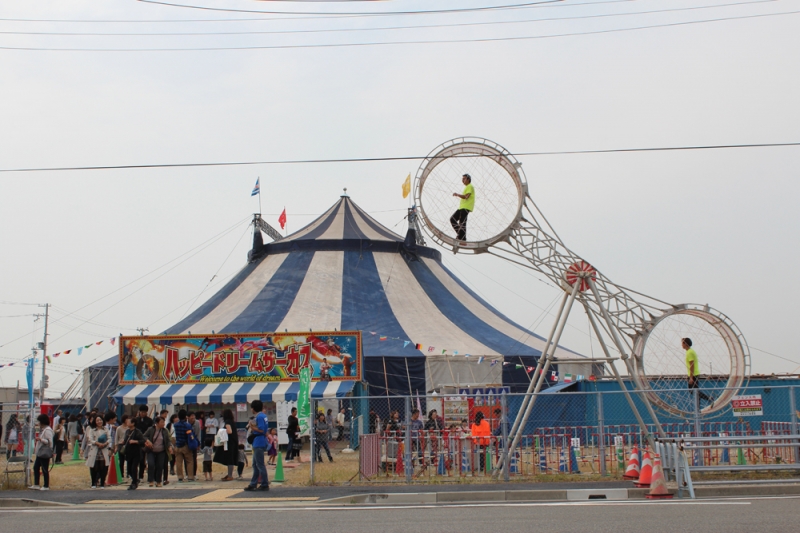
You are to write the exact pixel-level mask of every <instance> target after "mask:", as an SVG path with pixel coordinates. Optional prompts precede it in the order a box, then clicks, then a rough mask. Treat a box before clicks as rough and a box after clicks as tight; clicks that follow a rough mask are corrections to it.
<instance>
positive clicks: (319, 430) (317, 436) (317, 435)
mask: <svg viewBox="0 0 800 533" xmlns="http://www.w3.org/2000/svg"><path fill="white" fill-rule="evenodd" d="M330 432H331V427H330V426H329V425H328V422H327V421H326V420H325V413H319V414H318V415H317V423H316V425H315V426H314V446H315V447H316V452H317V454H316V455H317V462H318V463H321V462H322V449H323V448H325V453H327V454H328V461H330V462H331V463H332V462H333V456H332V455H331V449H330V448H329V447H328V438H329V437H330Z"/></svg>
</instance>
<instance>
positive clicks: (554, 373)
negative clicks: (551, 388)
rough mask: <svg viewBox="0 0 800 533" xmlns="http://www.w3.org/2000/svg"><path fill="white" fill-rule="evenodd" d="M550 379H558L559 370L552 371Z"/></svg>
mask: <svg viewBox="0 0 800 533" xmlns="http://www.w3.org/2000/svg"><path fill="white" fill-rule="evenodd" d="M550 381H558V372H556V371H555V370H553V371H552V372H550Z"/></svg>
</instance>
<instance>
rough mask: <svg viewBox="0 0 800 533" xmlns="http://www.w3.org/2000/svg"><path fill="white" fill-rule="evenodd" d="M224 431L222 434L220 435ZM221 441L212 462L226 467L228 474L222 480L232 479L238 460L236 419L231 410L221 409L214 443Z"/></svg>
mask: <svg viewBox="0 0 800 533" xmlns="http://www.w3.org/2000/svg"><path fill="white" fill-rule="evenodd" d="M222 433H224V436H223V435H221V434H222ZM218 442H219V443H221V445H220V446H217V447H216V451H215V452H214V462H215V463H219V464H222V465H225V466H227V467H228V475H227V476H225V477H223V478H222V481H233V469H234V467H236V463H237V462H238V461H239V432H238V431H237V430H236V419H235V418H234V417H233V411H231V410H230V409H225V410H224V411H222V426H221V427H220V428H219V431H217V435H216V438H215V444H216V443H218Z"/></svg>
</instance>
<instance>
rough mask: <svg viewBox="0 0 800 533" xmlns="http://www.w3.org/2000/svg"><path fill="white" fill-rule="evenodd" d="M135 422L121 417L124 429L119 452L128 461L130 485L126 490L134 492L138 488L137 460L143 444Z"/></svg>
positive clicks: (125, 416)
mask: <svg viewBox="0 0 800 533" xmlns="http://www.w3.org/2000/svg"><path fill="white" fill-rule="evenodd" d="M135 422H136V421H135V420H134V419H133V418H132V417H130V416H128V415H122V424H123V426H124V427H125V432H124V435H125V436H124V438H123V440H122V444H121V445H120V451H121V453H122V455H124V456H125V457H126V458H127V459H128V472H129V473H132V475H131V484H130V485H129V486H128V490H136V487H138V486H139V476H138V475H137V474H138V472H139V458H140V457H141V451H142V444H143V443H144V435H143V434H142V432H141V431H139V428H137V427H136V424H135Z"/></svg>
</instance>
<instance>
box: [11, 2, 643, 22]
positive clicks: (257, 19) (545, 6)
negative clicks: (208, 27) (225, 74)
mask: <svg viewBox="0 0 800 533" xmlns="http://www.w3.org/2000/svg"><path fill="white" fill-rule="evenodd" d="M637 1H638V0H599V1H595V2H582V3H577V4H560V3H559V4H542V5H539V4H534V5H528V6H526V7H517V8H508V10H509V11H510V10H512V9H515V10H516V9H520V10H521V9H534V8H542V9H552V8H560V7H579V6H592V5H604V4H621V3H628V2H637ZM380 15H382V14H381V13H366V12H365V13H364V14H362V15H336V16H331V15H323V16H296V17H295V16H292V17H247V18H226V19H166V20H154V19H144V20H142V19H132V20H123V19H94V20H91V19H20V18H0V22H54V23H59V24H60V23H71V24H92V23H103V24H162V23H180V24H184V23H194V22H261V21H272V20H281V21H283V20H318V19H331V18H342V19H344V18H364V17H374V16H380Z"/></svg>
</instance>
